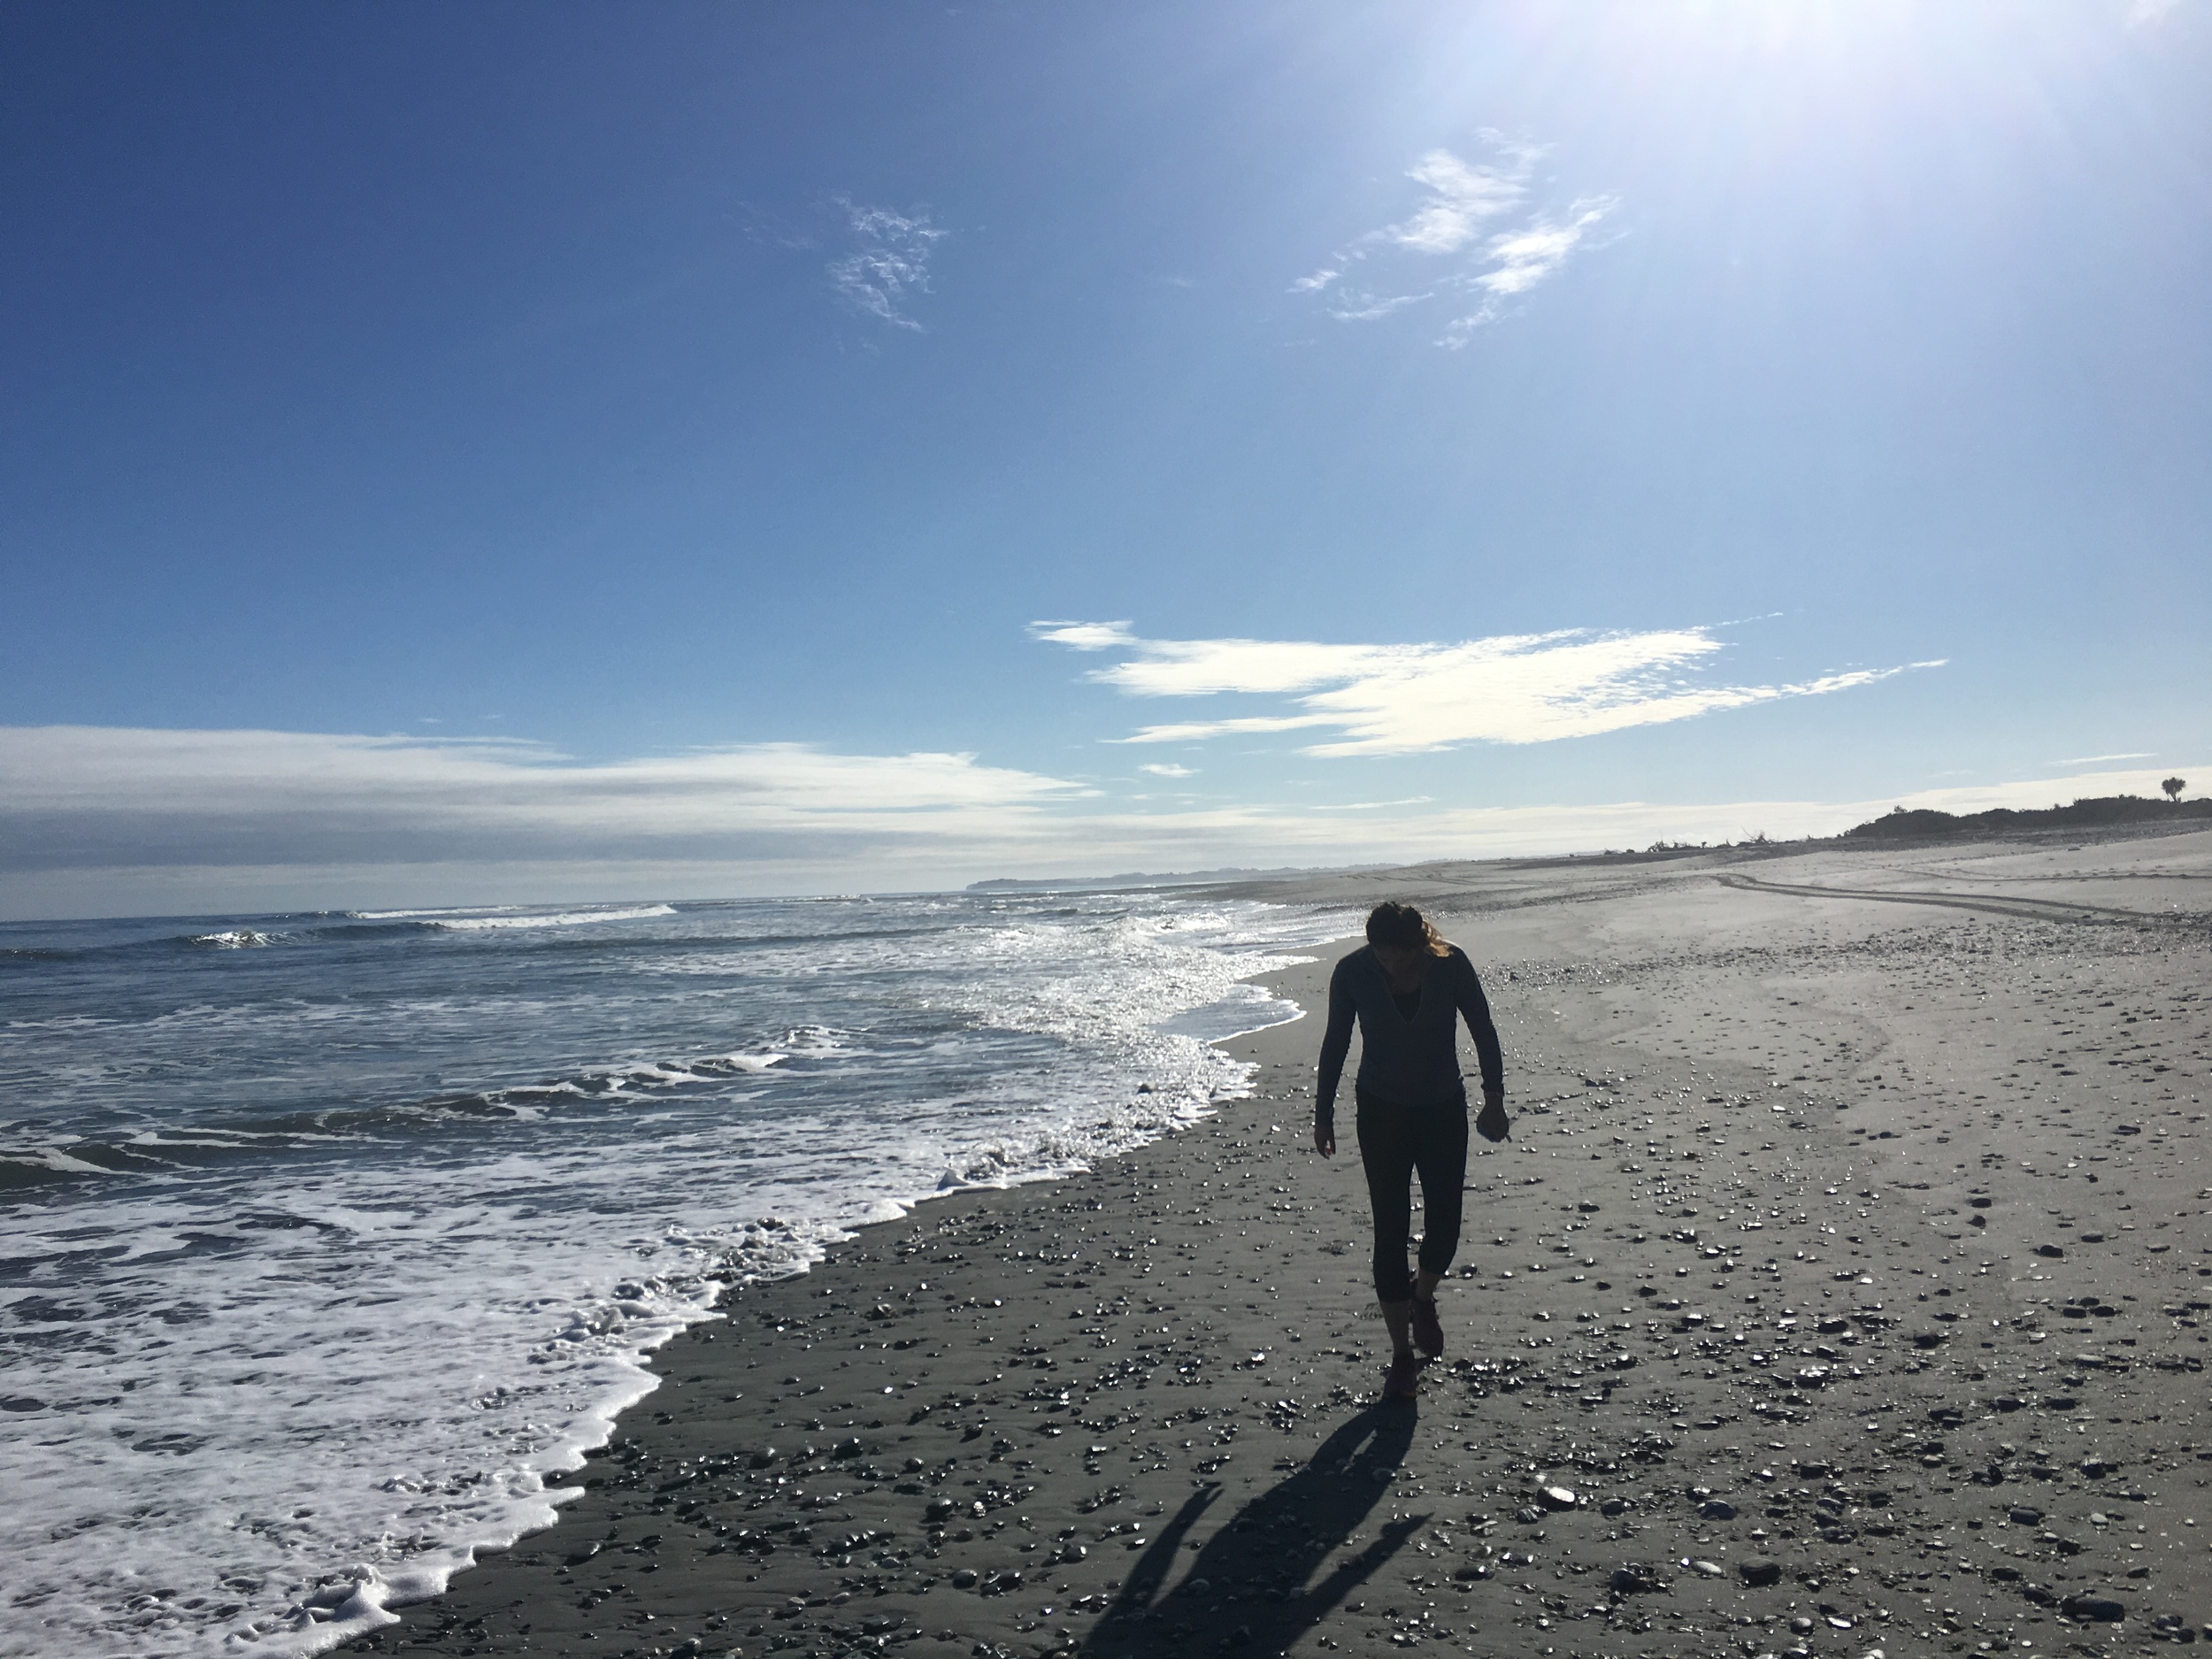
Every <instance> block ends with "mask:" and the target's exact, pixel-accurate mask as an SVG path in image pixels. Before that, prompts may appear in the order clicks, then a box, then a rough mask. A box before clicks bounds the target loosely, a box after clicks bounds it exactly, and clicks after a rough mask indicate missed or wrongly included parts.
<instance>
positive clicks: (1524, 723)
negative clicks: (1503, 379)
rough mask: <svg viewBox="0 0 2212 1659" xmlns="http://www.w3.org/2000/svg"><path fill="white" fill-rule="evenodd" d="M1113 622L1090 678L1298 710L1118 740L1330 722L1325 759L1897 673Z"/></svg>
mask: <svg viewBox="0 0 2212 1659" xmlns="http://www.w3.org/2000/svg"><path fill="white" fill-rule="evenodd" d="M1056 626H1058V627H1061V628H1071V627H1079V626H1080V625H1067V624H1063V625H1056ZM1115 626H1116V627H1117V628H1118V629H1119V630H1120V633H1119V634H1118V636H1117V639H1116V640H1115V641H1114V642H1115V643H1118V644H1119V645H1121V646H1122V647H1123V649H1126V650H1128V651H1129V652H1130V653H1131V655H1130V656H1129V657H1127V658H1126V659H1125V660H1124V661H1122V662H1118V663H1116V664H1112V665H1111V666H1110V667H1105V668H1099V669H1094V670H1093V671H1091V672H1090V674H1089V675H1088V676H1087V678H1089V679H1091V680H1097V681H1099V682H1100V683H1102V684H1104V685H1110V686H1113V687H1118V689H1120V690H1122V691H1125V692H1127V693H1129V694H1130V695H1133V696H1141V697H1200V696H1211V695H1218V694H1221V693H1224V692H1234V693H1243V694H1247V695H1266V696H1277V697H1289V698H1291V699H1292V701H1293V703H1294V705H1295V706H1296V708H1297V709H1298V710H1299V712H1296V713H1291V714H1260V715H1240V716H1233V717H1230V718H1222V719H1213V720H1197V721H1184V722H1179V723H1173V724H1166V725H1157V726H1146V727H1144V728H1143V729H1141V731H1138V732H1137V733H1133V735H1132V736H1130V737H1128V738H1126V739H1124V740H1121V741H1126V742H1133V743H1158V742H1192V741H1200V740H1203V739H1206V738H1211V737H1222V736H1228V735H1236V734H1251V733H1271V732H1291V731H1299V730H1306V729H1315V728H1333V729H1334V730H1335V731H1337V732H1338V733H1340V735H1339V736H1337V737H1335V738H1333V739H1331V740H1329V741H1322V742H1317V743H1314V744H1311V745H1310V746H1309V747H1308V748H1307V749H1306V750H1305V752H1306V753H1308V754H1310V755H1324V756H1344V755H1406V754H1417V753H1422V752H1425V751H1431V750H1436V749H1451V748H1455V747H1457V746H1458V745H1460V744H1463V743H1474V742H1487V743H1543V742H1550V741H1555V740H1557V739H1560V738H1567V737H1587V736H1591V735H1594V734H1595V733H1601V732H1613V731H1619V730H1622V729H1624V728H1626V727H1629V726H1653V725H1658V724H1662V723H1663V722H1667V721H1672V720H1681V719H1687V718H1692V717H1693V716H1696V715H1700V714H1709V713H1713V712H1715V711H1717V710H1724V709H1735V708H1742V707H1745V706H1747V705H1748V704H1751V703H1769V702H1772V701H1775V700H1777V699H1778V698H1783V697H1803V696H1817V695H1824V694H1825V693H1828V692H1832V691H1841V690H1845V689H1847V688H1849V687H1855V686H1864V685H1870V684H1872V683H1873V682H1874V681H1876V680H1886V679H1888V678H1889V677H1890V676H1891V675H1893V674H1898V673H1902V672H1905V671H1904V670H1903V669H1901V668H1883V669H1861V670H1854V671H1851V672H1845V673H1838V674H1828V675H1824V676H1822V677H1820V678H1818V679H1815V680H1801V681H1797V682H1794V683H1790V684H1784V685H1768V686H1715V685H1708V684H1703V683H1701V682H1699V681H1697V680H1694V679H1692V678H1691V677H1690V671H1691V670H1692V669H1694V667H1696V666H1697V665H1699V664H1701V663H1702V662H1703V661H1704V660H1705V659H1707V658H1709V657H1712V656H1714V655H1715V654H1716V653H1717V652H1718V651H1720V650H1721V649H1723V648H1722V645H1721V642H1720V641H1718V640H1717V639H1716V638H1715V637H1714V636H1713V634H1712V631H1711V630H1709V629H1707V628H1676V629H1661V630H1651V631H1646V632H1643V633H1614V634H1594V633H1591V632H1588V631H1586V630H1581V629H1571V630H1564V631H1562V632H1558V633H1553V634H1507V635H1502V636H1499V637H1495V638H1492V639H1485V640H1469V641H1463V642H1460V643H1457V644H1449V645H1439V644H1426V645H1325V644H1319V643H1315V642H1311V641H1271V640H1143V639H1133V638H1129V637H1127V636H1126V625H1119V624H1118V625H1115ZM1041 637H1044V638H1048V639H1049V638H1054V637H1056V635H1055V634H1051V633H1045V634H1041ZM1920 665H1921V664H1916V666H1920ZM1926 665H1927V666H1935V665H1936V664H1926Z"/></svg>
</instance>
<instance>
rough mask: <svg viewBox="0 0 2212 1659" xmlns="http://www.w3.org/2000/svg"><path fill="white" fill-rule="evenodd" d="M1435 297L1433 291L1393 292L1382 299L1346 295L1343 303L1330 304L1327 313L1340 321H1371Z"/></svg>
mask: <svg viewBox="0 0 2212 1659" xmlns="http://www.w3.org/2000/svg"><path fill="white" fill-rule="evenodd" d="M1435 297H1436V296H1435V295H1434V294H1433V293H1428V294H1394V295H1392V296H1390V297H1389V298H1388V299H1384V300H1379V299H1375V298H1373V297H1371V296H1362V297H1361V299H1359V300H1356V301H1354V300H1351V299H1349V297H1348V298H1347V303H1345V304H1343V305H1332V306H1331V307H1330V308H1329V315H1330V316H1332V317H1333V318H1335V319H1337V321H1339V322H1340V323H1371V322H1373V321H1374V320H1375V319H1377V318H1378V317H1387V316H1389V315H1390V313H1391V312H1393V311H1403V310H1405V308H1406V307H1407V306H1409V305H1418V304H1419V303H1421V302H1422V301H1423V300H1432V299H1434V298H1435Z"/></svg>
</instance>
